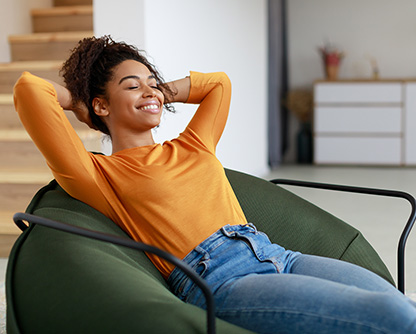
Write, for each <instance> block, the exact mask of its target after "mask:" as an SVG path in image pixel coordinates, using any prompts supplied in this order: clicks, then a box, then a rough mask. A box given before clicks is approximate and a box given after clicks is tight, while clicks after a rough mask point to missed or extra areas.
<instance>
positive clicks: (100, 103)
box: [92, 97, 110, 116]
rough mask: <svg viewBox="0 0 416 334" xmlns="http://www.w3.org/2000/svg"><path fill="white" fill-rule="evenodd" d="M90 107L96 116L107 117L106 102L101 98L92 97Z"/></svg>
mask: <svg viewBox="0 0 416 334" xmlns="http://www.w3.org/2000/svg"><path fill="white" fill-rule="evenodd" d="M92 107H93V109H94V112H95V114H96V115H97V116H108V115H109V114H110V112H109V110H108V108H107V101H106V100H105V99H103V98H101V97H94V99H93V100H92Z"/></svg>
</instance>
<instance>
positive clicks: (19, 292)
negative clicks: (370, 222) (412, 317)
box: [6, 170, 394, 334]
mask: <svg viewBox="0 0 416 334" xmlns="http://www.w3.org/2000/svg"><path fill="white" fill-rule="evenodd" d="M226 174H227V177H228V178H229V180H230V182H231V185H232V187H233V189H234V191H235V193H236V195H237V197H238V199H239V201H240V203H241V206H242V208H243V210H244V213H245V214H246V216H247V219H248V221H250V222H253V223H254V224H255V225H256V226H257V227H258V229H259V230H261V231H264V232H266V233H268V235H269V236H270V238H271V239H272V241H274V242H277V243H279V244H281V245H283V246H285V247H287V248H289V249H293V250H298V251H301V252H304V253H309V254H316V255H321V256H327V257H332V258H337V259H341V260H345V261H349V262H352V263H356V264H358V265H360V266H363V267H365V268H368V269H370V270H372V271H373V272H375V273H377V274H379V275H380V276H382V277H384V278H385V279H386V280H388V281H390V282H391V283H392V284H394V282H393V279H392V277H391V275H390V273H389V272H388V270H387V268H386V266H385V265H384V264H383V262H382V261H381V259H380V258H379V256H378V255H377V253H376V252H375V251H374V249H373V248H372V247H371V246H370V244H369V243H368V242H367V241H366V240H365V239H364V237H363V236H362V235H361V234H360V232H359V231H357V230H356V229H354V228H353V227H351V226H349V225H347V224H346V223H344V222H342V221H340V220H339V219H337V218H335V217H334V216H332V215H331V214H329V213H327V212H325V211H323V210H321V209H319V208H318V207H316V206H315V205H313V204H311V203H309V202H307V201H305V200H303V199H301V198H299V197H297V196H296V195H294V194H292V193H291V192H289V191H287V190H284V189H283V188H281V187H279V186H276V185H274V184H272V183H270V182H267V181H265V180H262V179H259V178H256V177H253V176H250V175H247V174H243V173H240V172H236V171H231V170H226ZM26 212H28V213H31V214H34V215H37V216H41V217H45V218H49V219H53V220H56V221H60V222H64V223H69V224H72V225H75V226H80V227H83V228H87V229H91V230H96V231H101V232H105V233H108V234H112V235H117V236H123V237H127V236H126V235H125V233H124V232H123V231H122V230H121V229H120V228H119V227H118V226H116V225H115V224H114V223H112V222H111V221H110V220H109V219H108V218H107V217H105V216H104V215H102V214H101V213H99V212H98V211H96V210H94V209H92V208H91V207H89V206H88V205H86V204H84V203H82V202H80V201H78V200H76V199H74V198H72V197H70V196H69V195H68V194H67V193H66V192H64V191H63V190H62V188H61V187H59V186H58V184H57V183H56V182H55V181H52V182H51V183H50V184H49V185H47V186H45V187H44V188H42V189H41V190H40V191H39V192H38V193H37V194H36V195H35V197H34V198H33V200H32V202H31V203H30V205H29V207H28V208H27V211H26ZM6 276H7V277H6V298H7V333H8V334H18V333H19V334H23V333H29V334H36V333H42V334H47V333H60V334H64V333H71V334H73V333H77V334H80V333H89V334H90V333H100V334H105V333H111V334H113V333H117V334H123V333H126V334H127V333H128V334H131V333H163V334H166V333H170V334H171V333H178V334H186V333H205V332H206V312H205V311H204V310H202V309H199V308H197V307H195V306H193V305H189V304H186V303H183V302H182V301H180V300H179V299H178V298H177V297H175V296H174V295H173V294H172V293H171V292H170V291H169V289H168V287H167V285H166V283H165V281H164V279H163V278H162V276H161V275H160V274H159V272H158V271H157V270H156V269H155V267H154V266H153V265H152V263H151V262H150V260H149V259H148V258H147V256H146V255H145V254H144V253H143V252H140V251H137V250H133V249H129V248H124V247H121V246H117V245H114V244H111V243H105V242H102V241H97V240H93V239H88V238H85V237H80V236H78V235H73V234H69V233H66V232H62V231H58V230H54V229H51V228H48V227H44V226H40V225H35V224H31V225H30V226H29V228H28V229H26V230H25V231H24V232H23V233H22V234H21V235H20V237H19V238H18V240H17V241H16V243H15V245H14V247H13V249H12V251H11V254H10V257H9V262H8V268H7V274H6ZM216 330H217V333H227V334H233V333H249V331H246V330H244V329H241V328H239V327H237V326H234V325H231V324H229V323H226V322H224V321H222V320H220V319H217V320H216Z"/></svg>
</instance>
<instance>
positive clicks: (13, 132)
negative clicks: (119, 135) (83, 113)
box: [0, 129, 101, 141]
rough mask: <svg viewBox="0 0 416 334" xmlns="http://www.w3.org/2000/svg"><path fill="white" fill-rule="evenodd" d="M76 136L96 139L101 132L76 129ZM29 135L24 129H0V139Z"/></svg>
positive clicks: (25, 137)
mask: <svg viewBox="0 0 416 334" xmlns="http://www.w3.org/2000/svg"><path fill="white" fill-rule="evenodd" d="M77 134H78V136H79V137H80V138H81V139H82V140H85V139H95V138H96V139H98V138H101V133H100V132H98V131H94V130H90V129H85V130H84V129H82V130H77ZM30 140H31V139H30V137H29V135H28V133H27V132H26V130H24V129H0V141H30Z"/></svg>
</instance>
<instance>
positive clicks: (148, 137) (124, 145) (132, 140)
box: [111, 131, 155, 154]
mask: <svg viewBox="0 0 416 334" xmlns="http://www.w3.org/2000/svg"><path fill="white" fill-rule="evenodd" d="M111 141H112V143H113V154H114V153H117V152H119V151H122V150H126V149H129V148H134V147H141V146H149V145H154V144H155V141H154V139H153V135H152V133H151V131H149V132H148V133H145V134H142V135H138V134H134V135H123V136H117V135H116V136H114V135H112V136H111Z"/></svg>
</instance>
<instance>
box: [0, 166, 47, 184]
mask: <svg viewBox="0 0 416 334" xmlns="http://www.w3.org/2000/svg"><path fill="white" fill-rule="evenodd" d="M52 178H53V176H52V172H51V171H50V170H49V169H48V168H33V167H30V170H28V169H23V168H20V169H19V168H13V169H11V168H0V184H40V185H42V184H45V183H48V182H49V181H50V180H51V179H52Z"/></svg>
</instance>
